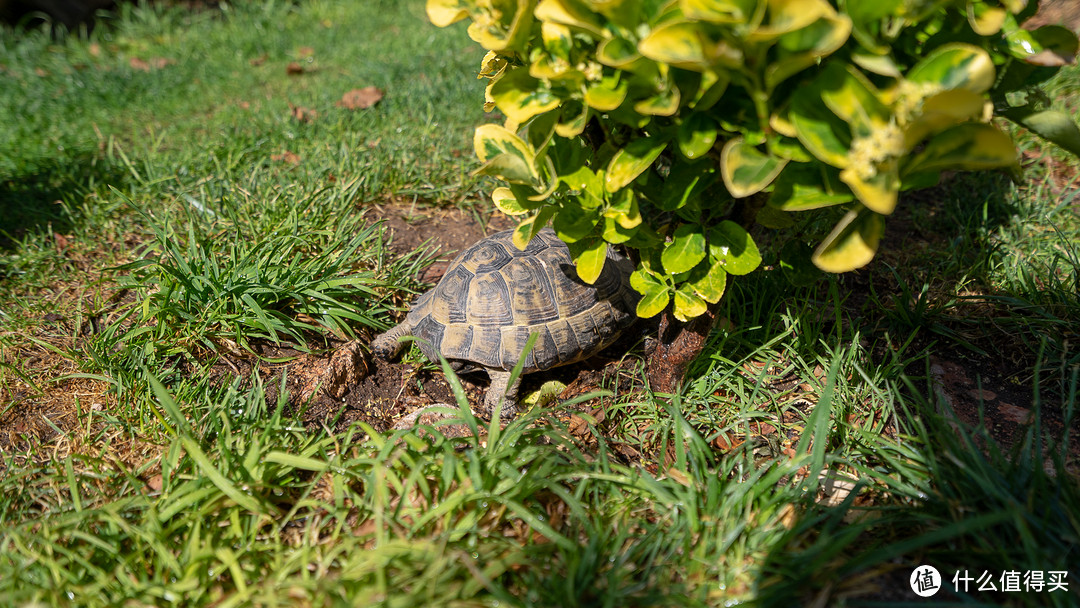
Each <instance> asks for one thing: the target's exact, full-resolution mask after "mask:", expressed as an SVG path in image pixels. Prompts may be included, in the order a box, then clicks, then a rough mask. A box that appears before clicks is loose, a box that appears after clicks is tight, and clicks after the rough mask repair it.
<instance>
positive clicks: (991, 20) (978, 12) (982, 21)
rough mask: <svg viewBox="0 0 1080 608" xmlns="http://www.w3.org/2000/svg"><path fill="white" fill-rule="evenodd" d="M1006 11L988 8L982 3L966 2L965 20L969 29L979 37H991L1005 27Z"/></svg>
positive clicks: (995, 7)
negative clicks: (966, 19)
mask: <svg viewBox="0 0 1080 608" xmlns="http://www.w3.org/2000/svg"><path fill="white" fill-rule="evenodd" d="M1008 15H1009V13H1008V11H1006V10H1005V9H1004V8H1002V7H1000V6H990V5H988V4H986V3H984V2H968V5H967V18H968V23H969V24H970V25H971V29H973V30H975V33H976V34H978V35H980V36H993V35H994V34H996V33H998V32H1000V31H1001V26H1002V25H1005V18H1006V17H1007V16H1008Z"/></svg>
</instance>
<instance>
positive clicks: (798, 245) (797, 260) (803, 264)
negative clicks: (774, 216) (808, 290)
mask: <svg viewBox="0 0 1080 608" xmlns="http://www.w3.org/2000/svg"><path fill="white" fill-rule="evenodd" d="M811 255H813V250H812V249H811V248H810V246H809V245H807V244H806V243H803V242H801V241H797V240H791V241H788V242H787V243H784V246H783V247H782V248H781V249H780V270H781V272H783V274H784V277H785V278H786V279H787V280H788V281H789V282H790V283H791V284H792V285H795V286H796V287H803V286H806V285H810V284H811V283H813V282H815V281H817V280H818V279H819V278H821V271H820V270H818V268H817V266H814V264H813V262H811V261H810V257H811Z"/></svg>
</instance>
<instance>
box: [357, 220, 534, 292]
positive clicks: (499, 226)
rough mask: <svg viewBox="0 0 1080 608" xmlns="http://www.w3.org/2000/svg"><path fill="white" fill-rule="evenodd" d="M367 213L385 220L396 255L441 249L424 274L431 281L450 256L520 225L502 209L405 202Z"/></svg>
mask: <svg viewBox="0 0 1080 608" xmlns="http://www.w3.org/2000/svg"><path fill="white" fill-rule="evenodd" d="M364 217H365V218H366V219H369V220H370V221H372V222H376V221H381V222H382V223H383V225H384V226H385V227H386V229H387V232H388V234H389V235H390V238H391V240H390V243H389V246H388V249H389V250H390V251H391V252H393V253H394V254H396V255H404V254H406V253H408V252H410V251H413V250H415V249H418V248H421V247H423V248H425V249H428V250H431V251H435V252H437V256H436V258H435V262H434V263H433V264H432V265H431V266H429V267H428V268H427V270H425V271H424V272H423V273H422V275H421V277H420V278H421V280H422V281H424V282H427V283H435V282H437V281H438V280H439V278H441V277H442V275H443V273H444V272H446V267H447V265H448V264H449V263H450V260H452V259H454V256H455V255H457V253H458V252H460V251H461V250H462V249H465V248H466V247H468V246H470V245H472V244H473V243H475V242H476V241H479V240H480V239H482V238H484V237H485V236H488V235H490V234H494V233H496V232H500V231H502V230H508V229H510V228H513V227H514V226H516V225H517V222H516V221H515V220H514V218H512V217H509V216H507V215H504V214H502V213H499V212H494V213H489V214H486V215H482V214H480V213H478V212H476V211H473V212H466V211H463V210H461V209H446V208H440V207H424V206H418V205H411V204H403V203H387V204H383V205H373V206H371V207H367V208H366V209H365V210H364Z"/></svg>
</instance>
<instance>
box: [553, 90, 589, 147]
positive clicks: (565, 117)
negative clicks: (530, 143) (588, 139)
mask: <svg viewBox="0 0 1080 608" xmlns="http://www.w3.org/2000/svg"><path fill="white" fill-rule="evenodd" d="M588 122H589V106H587V105H585V104H584V103H582V102H580V101H578V100H576V99H571V100H568V101H566V102H564V103H563V105H562V112H560V113H559V122H558V123H557V124H556V125H555V133H556V134H557V135H558V136H559V137H565V138H567V139H572V138H574V137H577V136H578V135H581V133H582V131H584V130H585V125H586V124H587V123H588Z"/></svg>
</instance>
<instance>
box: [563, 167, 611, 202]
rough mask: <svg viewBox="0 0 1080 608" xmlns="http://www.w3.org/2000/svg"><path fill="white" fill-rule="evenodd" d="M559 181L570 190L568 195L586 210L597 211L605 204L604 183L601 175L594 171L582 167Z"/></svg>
mask: <svg viewBox="0 0 1080 608" xmlns="http://www.w3.org/2000/svg"><path fill="white" fill-rule="evenodd" d="M559 181H561V182H563V183H564V184H566V185H567V187H569V188H570V192H569V193H568V194H569V195H570V196H572V197H574V198H575V199H576V200H577V202H578V204H579V205H581V206H582V207H584V208H586V209H595V208H597V207H599V206H600V205H603V204H604V198H605V196H604V183H603V179H602V178H601V176H600V175H598V174H596V173H594V172H593V171H592V169H589V168H588V167H585V166H582V167H578V168H577V170H576V171H574V172H572V173H568V174H566V175H560V176H559Z"/></svg>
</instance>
